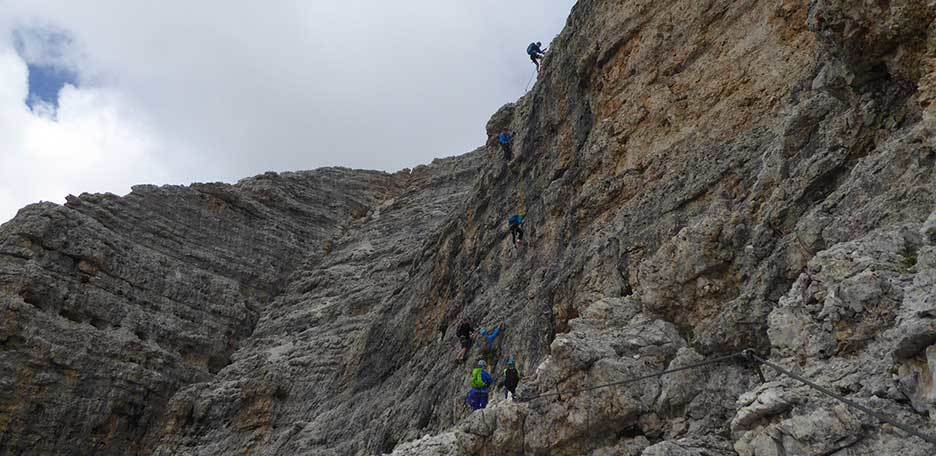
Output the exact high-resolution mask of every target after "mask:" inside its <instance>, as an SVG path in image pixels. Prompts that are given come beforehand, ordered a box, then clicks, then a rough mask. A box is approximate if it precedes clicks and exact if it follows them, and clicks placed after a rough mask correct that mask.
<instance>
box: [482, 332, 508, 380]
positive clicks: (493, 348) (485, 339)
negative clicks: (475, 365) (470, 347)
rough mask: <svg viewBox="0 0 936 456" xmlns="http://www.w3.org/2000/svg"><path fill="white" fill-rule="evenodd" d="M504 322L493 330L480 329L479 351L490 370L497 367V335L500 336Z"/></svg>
mask: <svg viewBox="0 0 936 456" xmlns="http://www.w3.org/2000/svg"><path fill="white" fill-rule="evenodd" d="M503 328H504V324H503V323H501V324H500V325H498V326H497V327H496V328H494V330H493V331H491V332H488V330H487V329H482V330H481V353H482V355H483V356H484V358H485V359H486V360H487V362H488V364H489V365H490V366H491V370H496V369H497V345H496V342H497V337H498V336H500V334H501V330H502V329H503Z"/></svg>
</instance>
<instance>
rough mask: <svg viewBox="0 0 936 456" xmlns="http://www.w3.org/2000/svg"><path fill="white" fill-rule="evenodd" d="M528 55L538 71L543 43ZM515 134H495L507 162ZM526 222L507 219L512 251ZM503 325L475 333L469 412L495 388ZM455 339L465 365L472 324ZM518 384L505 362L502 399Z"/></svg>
mask: <svg viewBox="0 0 936 456" xmlns="http://www.w3.org/2000/svg"><path fill="white" fill-rule="evenodd" d="M527 55H529V56H530V60H532V61H533V64H534V65H536V71H537V72H539V70H540V61H542V59H543V57H544V56H545V55H546V50H545V49H543V48H542V43H540V42H535V43H530V45H529V46H527ZM513 138H514V133H513V132H512V131H510V129H507V128H505V129H503V130H501V132H500V133H499V134H498V135H497V143H498V144H499V145H500V148H501V151H502V152H503V154H504V161H506V162H510V161H512V160H513V151H512V149H511V145H512V143H513ZM525 220H526V214H524V213H522V212H521V213H519V214H512V215H510V217H508V219H507V226H508V230H509V232H510V238H511V241H512V242H511V243H512V244H513V246H514V248H520V247H522V246H523V222H524V221H525ZM504 329H505V328H504V324H500V325H497V326H496V327H494V328H491V329H490V330H488V329H486V328H482V329H481V330H480V331H478V333H477V335H478V336H479V338H478V341H479V343H480V344H479V345H480V352H481V359H479V360H478V364H477V367H475V368H474V369H472V371H471V389H470V390H469V392H468V395H467V396H466V398H465V402H466V403H467V404H468V406H469V407H471V409H472V410H478V409H483V408H485V407H487V404H488V398H489V394H490V389H491V387H493V386H495V379H494V377H493V376H492V375H491V373H490V372H489V371H488V370H487V369H488V366H490V369H491V372H494V371H496V369H497V362H498V344H497V342H498V338H500V337H501V335H502V333H503V332H504ZM455 334H456V336H457V337H458V341H459V344H460V346H461V352H460V353H459V355H458V361H459V362H465V361H466V360H467V359H468V354H469V352H470V351H471V347H472V346H473V345H474V339H473V337H472V336H473V335H474V334H475V333H474V330H473V328H472V326H471V322H470V321H469V320H468V319H463V320H462V321H461V323H460V324H459V326H458V329H457V330H456V331H455ZM519 385H520V371H519V370H517V366H516V362H515V361H514V360H513V358H508V359H507V367H506V368H505V369H504V372H503V373H502V376H501V381H500V383H499V386H500V387H502V388H503V390H504V399H505V400H506V399H509V398H515V397H516V395H517V387H518V386H519Z"/></svg>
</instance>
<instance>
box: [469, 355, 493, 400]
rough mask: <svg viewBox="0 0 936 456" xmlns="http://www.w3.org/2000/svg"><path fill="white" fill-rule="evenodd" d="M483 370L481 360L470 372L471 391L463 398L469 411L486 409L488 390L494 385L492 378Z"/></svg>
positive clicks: (482, 361) (483, 366) (483, 364)
mask: <svg viewBox="0 0 936 456" xmlns="http://www.w3.org/2000/svg"><path fill="white" fill-rule="evenodd" d="M484 368H485V363H484V360H483V359H482V360H480V361H478V367H476V368H474V370H472V371H471V390H470V391H468V396H466V397H465V403H467V404H468V406H469V407H471V410H478V409H483V408H485V407H487V403H488V393H489V388H490V387H491V385H493V384H494V378H493V377H491V374H489V373H488V371H487V370H485V369H484Z"/></svg>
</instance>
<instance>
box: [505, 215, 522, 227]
mask: <svg viewBox="0 0 936 456" xmlns="http://www.w3.org/2000/svg"><path fill="white" fill-rule="evenodd" d="M507 224H508V225H509V226H520V225H523V216H520V215H511V216H510V218H509V219H508V220H507Z"/></svg>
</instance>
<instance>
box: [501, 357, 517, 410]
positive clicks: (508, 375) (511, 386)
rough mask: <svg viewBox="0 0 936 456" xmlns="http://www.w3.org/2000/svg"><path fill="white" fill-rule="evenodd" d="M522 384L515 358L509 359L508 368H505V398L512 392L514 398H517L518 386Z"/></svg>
mask: <svg viewBox="0 0 936 456" xmlns="http://www.w3.org/2000/svg"><path fill="white" fill-rule="evenodd" d="M518 385H520V371H518V370H517V365H516V363H515V362H514V360H513V358H511V359H508V360H507V369H504V382H503V386H504V399H507V394H508V393H509V394H510V397H512V398H513V399H514V400H517V386H518Z"/></svg>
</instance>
